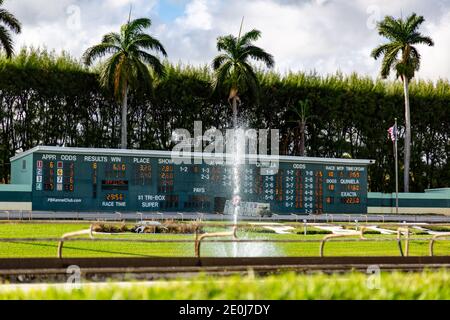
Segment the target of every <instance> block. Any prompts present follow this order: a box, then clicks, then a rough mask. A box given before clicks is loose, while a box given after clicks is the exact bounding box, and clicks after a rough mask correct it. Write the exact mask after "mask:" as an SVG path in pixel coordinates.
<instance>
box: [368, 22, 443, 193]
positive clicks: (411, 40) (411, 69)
mask: <svg viewBox="0 0 450 320" xmlns="http://www.w3.org/2000/svg"><path fill="white" fill-rule="evenodd" d="M424 21H425V19H424V18H423V17H422V16H417V15H416V14H415V13H413V14H411V15H410V16H409V17H408V18H406V19H405V20H404V19H401V18H400V19H395V18H393V17H391V16H386V17H385V18H384V20H382V21H381V22H379V23H378V33H379V35H381V36H383V37H385V38H387V39H388V40H389V42H388V43H385V44H382V45H380V46H378V47H377V48H375V49H374V50H373V51H372V57H373V58H375V59H378V58H379V57H380V56H383V62H382V64H381V76H382V78H384V79H385V78H387V77H388V76H389V73H390V71H391V70H394V71H395V72H396V73H397V77H398V78H400V79H401V80H402V82H403V90H404V95H405V128H406V132H405V149H404V157H405V160H404V192H409V163H410V158H411V117H410V106H409V82H410V80H411V79H412V78H413V77H414V74H415V72H416V71H418V70H419V67H420V54H419V51H418V50H417V48H416V47H415V45H417V44H426V45H428V46H433V45H434V43H433V40H432V39H431V38H430V37H428V36H423V35H422V34H421V33H420V32H419V31H418V29H419V27H420V25H421V24H422V23H423V22H424Z"/></svg>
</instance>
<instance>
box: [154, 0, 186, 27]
mask: <svg viewBox="0 0 450 320" xmlns="http://www.w3.org/2000/svg"><path fill="white" fill-rule="evenodd" d="M187 2H188V1H187V0H168V1H158V3H157V5H156V11H157V14H158V16H159V18H160V19H161V20H162V21H164V22H165V23H170V22H172V21H173V20H175V18H178V17H181V16H182V15H183V13H184V10H185V6H186V3H187Z"/></svg>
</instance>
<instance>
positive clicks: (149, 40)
mask: <svg viewBox="0 0 450 320" xmlns="http://www.w3.org/2000/svg"><path fill="white" fill-rule="evenodd" d="M132 47H135V48H142V49H147V50H155V51H158V52H161V53H162V54H163V56H165V57H167V52H166V49H165V48H164V46H163V45H162V44H161V42H160V41H159V40H157V39H155V38H153V37H152V36H150V35H148V34H139V35H137V36H136V37H135V38H134V39H133V40H132V41H131V43H130V44H129V48H132Z"/></svg>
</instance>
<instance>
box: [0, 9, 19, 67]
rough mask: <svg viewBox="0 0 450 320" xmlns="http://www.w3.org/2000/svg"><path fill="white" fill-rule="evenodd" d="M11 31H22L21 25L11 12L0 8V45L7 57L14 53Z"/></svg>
mask: <svg viewBox="0 0 450 320" xmlns="http://www.w3.org/2000/svg"><path fill="white" fill-rule="evenodd" d="M4 2H5V1H4V0H0V6H2V5H3V3H4ZM8 29H10V30H8ZM11 31H12V32H14V33H16V34H17V33H20V32H21V31H22V26H21V24H20V22H19V20H17V19H16V17H14V15H13V14H11V13H10V12H9V11H7V10H5V9H3V8H0V46H1V47H2V48H3V50H5V52H6V56H7V57H8V58H11V57H12V55H13V54H14V45H13V41H12V37H11Z"/></svg>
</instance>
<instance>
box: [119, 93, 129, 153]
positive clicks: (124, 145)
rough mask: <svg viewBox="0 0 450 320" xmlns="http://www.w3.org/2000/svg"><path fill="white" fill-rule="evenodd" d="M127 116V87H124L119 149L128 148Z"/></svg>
mask: <svg viewBox="0 0 450 320" xmlns="http://www.w3.org/2000/svg"><path fill="white" fill-rule="evenodd" d="M127 115H128V87H125V93H124V95H123V101H122V132H121V144H120V145H121V148H122V149H127V147H128V145H127V144H128V137H127V134H128V131H127V130H128V126H127V120H128V119H127Z"/></svg>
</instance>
